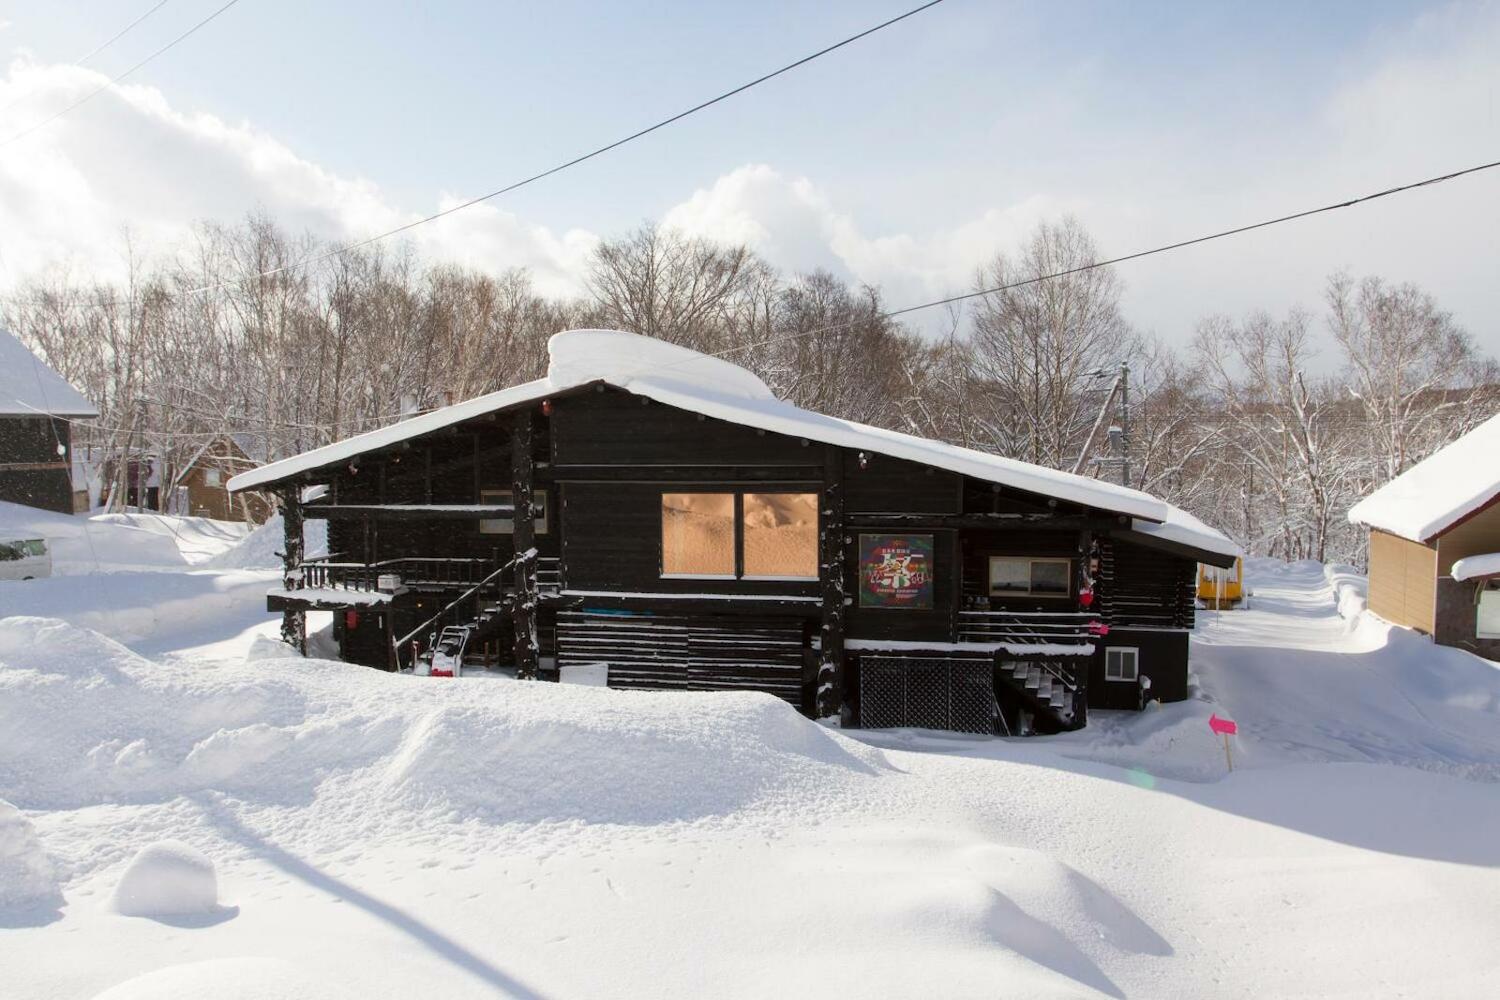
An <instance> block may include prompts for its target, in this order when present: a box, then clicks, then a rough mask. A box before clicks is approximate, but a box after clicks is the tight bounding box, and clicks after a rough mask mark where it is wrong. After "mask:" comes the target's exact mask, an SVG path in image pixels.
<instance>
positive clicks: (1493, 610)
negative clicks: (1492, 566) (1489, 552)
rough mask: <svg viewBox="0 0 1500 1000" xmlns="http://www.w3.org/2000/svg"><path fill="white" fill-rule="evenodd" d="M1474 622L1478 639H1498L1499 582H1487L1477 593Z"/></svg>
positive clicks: (1499, 613) (1499, 621) (1499, 628)
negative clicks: (1477, 603) (1477, 600)
mask: <svg viewBox="0 0 1500 1000" xmlns="http://www.w3.org/2000/svg"><path fill="white" fill-rule="evenodd" d="M1477 612H1478V613H1477V614H1476V615H1475V621H1474V636H1475V638H1478V639H1500V580H1489V581H1487V582H1486V583H1485V585H1484V589H1483V590H1481V591H1480V592H1479V607H1478V609H1477Z"/></svg>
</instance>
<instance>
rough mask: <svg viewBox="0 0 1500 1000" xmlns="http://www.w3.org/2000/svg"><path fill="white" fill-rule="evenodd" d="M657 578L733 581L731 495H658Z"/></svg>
mask: <svg viewBox="0 0 1500 1000" xmlns="http://www.w3.org/2000/svg"><path fill="white" fill-rule="evenodd" d="M661 575H662V576H679V577H682V576H685V577H708V578H710V579H719V580H733V579H734V576H735V573H734V494H733V493H663V494H662V495H661Z"/></svg>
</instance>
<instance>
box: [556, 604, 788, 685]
mask: <svg viewBox="0 0 1500 1000" xmlns="http://www.w3.org/2000/svg"><path fill="white" fill-rule="evenodd" d="M806 629H807V626H806V624H805V623H804V621H802V620H799V619H789V618H760V619H754V618H730V617H707V616H684V615H670V614H663V615H652V614H630V615H618V614H592V613H589V612H588V611H562V612H559V613H558V616H557V661H558V665H559V666H561V667H566V666H570V665H577V664H585V663H607V664H609V686H610V687H617V688H650V689H662V688H666V689H677V690H686V691H764V692H766V693H768V694H773V695H776V696H777V697H779V698H782V699H785V700H786V701H788V702H790V703H791V704H793V705H795V706H797V707H799V708H800V707H802V705H803V701H804V693H805V691H804V688H805V673H806V662H807V661H806V649H807V639H806Z"/></svg>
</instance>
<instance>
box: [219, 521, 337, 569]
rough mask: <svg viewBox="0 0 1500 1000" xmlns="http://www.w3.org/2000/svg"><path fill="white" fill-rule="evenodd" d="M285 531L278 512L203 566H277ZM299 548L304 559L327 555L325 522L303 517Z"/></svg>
mask: <svg viewBox="0 0 1500 1000" xmlns="http://www.w3.org/2000/svg"><path fill="white" fill-rule="evenodd" d="M284 544H285V532H284V530H283V528H282V522H281V515H280V514H277V515H275V516H274V517H272V518H271V519H270V520H268V521H266V523H265V524H262V525H261V526H260V527H258V528H256V529H255V530H254V531H252V532H250V534H248V535H246V536H245V537H244V538H243V539H241V540H240V541H239V542H238V543H237V544H235V545H234V546H232V547H231V548H229V549H226V550H225V551H224V552H221V553H220V554H218V555H217V556H215V557H214V558H212V559H210V560H209V561H208V562H206V563H204V568H205V569H280V568H281V556H280V554H279V553H280V552H281V549H282V546H283V545H284ZM302 551H303V557H304V558H307V559H320V558H323V557H324V556H326V555H328V522H327V521H322V520H318V521H305V522H303V525H302Z"/></svg>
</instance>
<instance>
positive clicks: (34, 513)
mask: <svg viewBox="0 0 1500 1000" xmlns="http://www.w3.org/2000/svg"><path fill="white" fill-rule="evenodd" d="M245 533H246V528H245V526H244V525H242V524H236V523H233V522H229V521H211V520H209V519H207V518H202V517H170V516H167V515H165V514H99V515H95V516H93V517H89V516H86V515H82V514H79V515H73V514H59V513H56V512H55V511H50V510H39V509H38V508H36V507H25V506H22V505H21V504H15V503H8V502H5V501H0V538H44V539H46V540H47V545H48V548H49V549H50V550H51V552H52V572H53V573H54V574H55V575H57V576H71V575H75V574H79V573H101V572H102V573H113V572H119V571H122V570H164V569H169V570H170V569H188V568H190V567H192V566H194V565H198V564H201V563H204V562H205V561H206V560H209V559H211V558H212V557H214V556H215V555H217V554H218V553H220V552H223V551H224V550H226V549H228V548H230V547H231V546H233V545H234V544H235V543H237V542H238V541H240V540H241V539H242V538H243V537H244V536H245Z"/></svg>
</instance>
